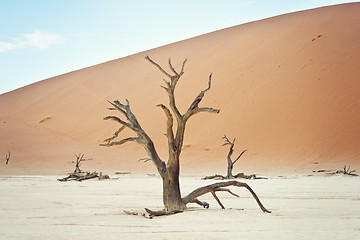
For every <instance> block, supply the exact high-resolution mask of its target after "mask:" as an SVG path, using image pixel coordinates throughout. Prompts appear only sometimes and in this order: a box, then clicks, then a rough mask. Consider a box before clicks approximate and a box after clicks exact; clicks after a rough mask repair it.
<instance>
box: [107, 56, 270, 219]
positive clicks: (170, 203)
mask: <svg viewBox="0 0 360 240" xmlns="http://www.w3.org/2000/svg"><path fill="white" fill-rule="evenodd" d="M145 59H146V60H147V61H149V62H150V63H151V64H152V65H154V66H155V67H156V68H158V69H159V70H160V71H161V72H162V73H163V74H164V75H165V76H166V77H167V78H168V79H169V80H165V79H164V83H165V85H164V86H161V87H162V88H163V89H165V91H166V93H167V95H168V98H169V106H170V109H169V108H168V107H167V106H165V105H163V104H159V105H157V106H158V107H160V108H161V109H162V110H163V112H164V113H165V116H166V119H167V127H166V137H167V140H168V160H167V163H165V162H164V161H163V160H161V159H160V157H159V155H158V153H157V151H156V149H155V146H154V143H153V141H152V140H151V138H150V137H149V136H148V135H147V133H146V132H145V131H144V130H143V129H142V127H141V125H140V123H139V122H138V120H137V118H136V117H135V115H134V114H133V112H132V111H131V108H130V102H129V101H128V100H127V99H126V103H121V102H119V101H118V100H115V101H113V102H110V101H109V103H110V104H111V105H112V107H111V108H109V110H116V111H119V112H120V114H121V115H122V116H123V117H124V118H125V119H126V120H123V119H124V118H123V119H121V118H120V117H117V116H107V117H105V118H104V120H112V121H115V122H117V123H119V124H120V128H119V129H118V130H117V131H116V132H115V133H114V135H113V136H112V137H110V138H108V139H106V140H104V142H105V143H104V144H101V146H107V147H110V146H114V145H121V144H124V143H127V142H137V143H139V144H141V145H142V146H143V147H144V149H145V150H146V152H147V154H148V156H149V159H151V161H152V162H153V164H154V165H155V167H156V168H157V170H158V172H159V174H160V176H161V178H162V180H163V204H164V207H165V210H164V211H158V212H155V211H151V210H149V209H146V211H147V212H148V213H149V214H150V215H152V216H158V215H168V214H174V213H178V212H182V211H184V210H185V209H186V205H187V204H188V203H197V204H199V205H201V206H203V207H205V208H208V207H209V204H208V203H206V202H201V201H200V200H198V197H200V196H202V195H204V194H206V193H212V194H213V196H214V198H215V199H216V200H217V201H218V202H219V204H220V200H219V199H218V198H217V197H216V194H215V192H218V191H227V192H229V193H232V192H231V191H230V190H229V189H227V188H225V187H229V186H236V187H245V188H247V189H248V190H249V191H250V192H251V193H252V194H253V196H254V198H255V199H256V201H257V203H258V204H259V206H260V208H261V210H262V211H264V212H270V211H268V210H267V209H266V208H265V207H264V206H263V205H262V204H261V202H260V201H259V199H258V197H257V196H256V194H255V192H253V190H252V189H251V188H250V187H249V186H248V185H247V184H246V183H240V182H237V181H230V182H223V183H216V184H212V185H208V186H205V187H202V188H198V189H196V190H194V191H193V192H191V193H190V194H188V195H187V196H185V197H182V196H181V192H180V184H179V174H180V168H179V166H180V161H179V160H180V153H181V150H182V147H183V140H184V133H185V126H186V123H187V122H188V120H189V119H190V118H191V117H192V116H194V115H195V114H198V113H202V112H208V113H219V112H220V110H219V109H214V108H210V107H200V106H199V104H200V102H201V101H202V99H203V97H204V95H205V93H206V92H207V91H209V90H210V88H211V77H212V74H210V76H209V81H208V87H207V88H206V89H204V90H203V91H201V92H200V93H199V94H198V95H197V96H196V97H195V99H194V100H193V102H192V103H191V105H190V106H189V108H188V109H187V111H186V112H185V113H184V114H182V113H180V111H179V109H178V107H177V106H176V103H175V95H174V93H175V87H176V85H177V83H178V81H179V79H180V77H181V76H182V75H183V74H184V67H185V63H186V60H184V62H183V63H182V67H181V69H180V72H178V71H176V70H175V68H174V67H173V66H172V63H171V59H169V68H170V70H171V74H170V73H168V72H167V71H165V70H164V69H163V68H162V67H161V66H160V65H159V64H157V63H156V62H154V61H153V60H152V59H151V58H150V57H149V56H146V57H145ZM174 118H175V120H176V126H174ZM125 128H129V129H131V130H132V131H133V132H134V133H135V134H136V136H135V137H128V138H124V139H121V140H119V141H115V139H116V138H118V136H119V134H120V133H121V131H123V130H124V129H125ZM174 128H175V131H174ZM220 206H221V207H223V205H222V204H220Z"/></svg>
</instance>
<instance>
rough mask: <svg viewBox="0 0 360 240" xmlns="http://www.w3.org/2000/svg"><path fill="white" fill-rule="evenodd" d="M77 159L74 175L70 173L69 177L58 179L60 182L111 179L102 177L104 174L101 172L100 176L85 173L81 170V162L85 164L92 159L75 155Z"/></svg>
mask: <svg viewBox="0 0 360 240" xmlns="http://www.w3.org/2000/svg"><path fill="white" fill-rule="evenodd" d="M75 157H76V164H75V170H74V172H73V173H70V174H69V176H67V177H64V178H60V179H58V180H59V181H60V182H67V181H83V180H88V179H92V178H99V180H102V179H109V176H108V175H102V172H100V175H99V174H98V173H97V172H96V171H95V172H93V173H90V172H84V171H82V170H81V169H80V166H81V162H84V161H86V160H91V159H85V158H84V154H81V153H79V155H75Z"/></svg>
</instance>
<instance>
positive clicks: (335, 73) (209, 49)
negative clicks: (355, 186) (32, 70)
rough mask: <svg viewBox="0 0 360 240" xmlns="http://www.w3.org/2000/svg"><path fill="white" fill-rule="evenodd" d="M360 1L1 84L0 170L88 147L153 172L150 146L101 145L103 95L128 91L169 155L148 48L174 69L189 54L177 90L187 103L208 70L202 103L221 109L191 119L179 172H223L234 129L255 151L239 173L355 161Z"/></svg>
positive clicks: (125, 166) (62, 166) (102, 163)
mask: <svg viewBox="0 0 360 240" xmlns="http://www.w3.org/2000/svg"><path fill="white" fill-rule="evenodd" d="M359 12H360V3H351V4H343V5H336V6H331V7H324V8H318V9H312V10H308V11H302V12H296V13H291V14H286V15H281V16H277V17H273V18H269V19H265V20H261V21H257V22H251V23H247V24H242V25H239V26H235V27H231V28H228V29H224V30H220V31H216V32H212V33H209V34H205V35H202V36H198V37H195V38H191V39H188V40H184V41H181V42H177V43H173V44H169V45H166V46H163V47H160V48H156V49H152V50H149V51H146V52H141V53H138V54H135V55H132V56H128V57H125V58H121V59H117V60H113V61H110V62H106V63H102V64H99V65H96V66H92V67H89V68H85V69H81V70H78V71H74V72H71V73H67V74H64V75H61V76H57V77H54V78H50V79H46V80H44V81H40V82H37V83H35V84H31V85H29V86H26V87H23V88H20V89H17V90H15V91H12V92H9V93H6V94H2V95H0V154H1V155H0V158H4V159H5V154H6V153H7V151H8V150H11V154H12V155H11V160H10V163H9V165H7V166H5V164H4V163H3V161H2V162H1V165H0V173H1V174H6V173H10V174H12V173H29V174H37V173H44V172H45V171H46V172H49V173H63V172H64V171H69V170H72V169H73V164H72V163H70V162H71V161H73V160H74V159H75V157H74V154H77V153H79V152H83V153H85V154H86V156H87V157H89V158H92V160H91V161H88V162H86V163H84V164H83V168H84V169H86V170H91V169H96V170H110V169H111V170H112V171H121V170H124V171H127V170H129V171H144V172H150V171H153V172H155V168H154V167H153V166H152V165H151V163H138V161H137V160H138V159H139V158H142V157H146V153H145V151H144V150H143V149H142V147H141V146H139V145H137V144H136V143H128V144H126V145H123V146H116V147H111V148H106V147H100V146H99V144H100V143H101V142H102V140H103V139H105V138H107V137H110V136H111V135H112V134H113V132H114V131H116V130H117V129H118V126H117V124H115V123H112V122H106V121H104V120H102V118H103V117H104V116H107V115H109V114H111V112H109V111H108V110H107V109H106V108H107V107H109V104H108V103H107V100H115V99H119V100H120V101H124V99H125V98H127V99H129V100H130V103H131V107H132V110H133V112H134V113H135V114H136V116H137V117H138V120H139V122H140V123H141V124H142V127H143V129H145V130H146V131H147V132H148V134H149V135H150V136H151V137H152V138H153V140H154V142H155V145H156V147H157V148H158V151H159V153H160V155H161V156H162V157H163V159H164V160H166V155H167V150H166V138H165V136H164V133H165V124H166V123H165V116H164V114H163V112H162V110H161V109H159V108H157V107H156V105H157V104H159V103H166V104H167V103H168V98H167V95H166V92H165V91H164V90H163V89H162V88H161V87H160V85H161V84H162V83H163V81H162V79H163V78H164V76H163V75H162V73H161V72H159V71H158V70H157V69H156V68H155V67H154V66H152V65H151V64H149V63H148V62H147V61H146V60H145V59H144V56H146V55H149V56H150V57H151V58H152V59H153V60H155V61H157V62H158V63H159V64H161V65H162V66H163V67H164V68H166V69H168V66H167V60H168V58H169V57H171V58H172V62H173V65H174V66H175V67H176V68H180V67H181V63H182V61H183V60H184V59H185V58H186V59H188V62H187V64H186V66H185V74H184V75H183V77H182V78H181V80H180V82H179V84H178V87H177V90H176V96H177V103H178V105H179V108H180V110H181V111H182V112H184V111H185V110H186V109H187V107H188V106H189V104H190V103H191V102H192V100H193V99H194V98H195V96H196V95H197V94H198V93H199V92H200V91H201V90H203V89H205V88H206V87H207V81H208V76H209V74H210V73H211V72H212V73H213V82H212V89H211V90H210V91H209V92H208V93H207V95H206V96H205V97H204V101H203V102H202V103H201V106H209V107H214V108H220V109H221V112H220V114H218V115H216V114H207V113H203V114H199V115H196V116H194V118H193V119H191V120H190V121H189V123H188V128H187V131H186V136H185V142H184V145H185V148H184V151H183V153H182V167H183V169H182V170H183V172H192V171H200V170H201V171H203V172H209V173H214V171H216V172H217V173H225V168H226V163H225V161H226V155H227V151H228V149H227V147H222V143H223V140H222V139H221V138H222V136H223V135H224V134H227V136H228V137H229V138H236V145H235V150H237V152H240V151H241V150H243V149H247V150H248V151H247V153H246V154H245V155H244V156H243V157H242V158H241V160H240V161H239V163H238V166H236V167H235V169H234V171H235V172H236V171H245V172H250V171H251V172H260V173H261V172H267V171H270V170H277V171H280V172H281V171H310V170H315V169H318V168H334V169H336V168H341V167H343V165H344V164H347V165H351V166H353V167H354V168H359V167H360V82H359V81H360V67H359V66H360V14H359ZM41 120H44V121H42V122H41ZM40 122H41V123H40ZM131 134H132V133H130V132H124V133H123V136H124V137H128V136H130V135H131ZM2 156H4V157H2ZM4 161H5V160H4ZM315 162H317V163H318V164H314V163H315Z"/></svg>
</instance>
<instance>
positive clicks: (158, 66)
mask: <svg viewBox="0 0 360 240" xmlns="http://www.w3.org/2000/svg"><path fill="white" fill-rule="evenodd" d="M145 59H146V60H148V61H149V62H151V63H152V64H153V65H155V66H156V67H157V68H158V69H159V70H160V71H161V72H162V73H163V74H165V75H166V76H168V77H169V78H171V75H170V74H168V73H167V72H166V71H165V70H164V69H162V67H160V65H159V64H157V63H156V62H154V61H153V60H151V58H150V57H149V56H146V57H145Z"/></svg>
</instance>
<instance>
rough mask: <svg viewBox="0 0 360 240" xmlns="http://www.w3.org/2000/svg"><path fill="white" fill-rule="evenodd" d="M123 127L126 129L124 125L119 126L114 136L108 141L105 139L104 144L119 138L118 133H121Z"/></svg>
mask: <svg viewBox="0 0 360 240" xmlns="http://www.w3.org/2000/svg"><path fill="white" fill-rule="evenodd" d="M125 127H126V126H125V125H123V126H121V127H120V128H119V130H117V131H116V132H115V133H114V136H112V137H110V138H108V139H105V140H104V142H110V141H111V140H114V139H115V138H117V137H118V136H119V133H121V132H122V130H124V129H125Z"/></svg>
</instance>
